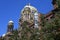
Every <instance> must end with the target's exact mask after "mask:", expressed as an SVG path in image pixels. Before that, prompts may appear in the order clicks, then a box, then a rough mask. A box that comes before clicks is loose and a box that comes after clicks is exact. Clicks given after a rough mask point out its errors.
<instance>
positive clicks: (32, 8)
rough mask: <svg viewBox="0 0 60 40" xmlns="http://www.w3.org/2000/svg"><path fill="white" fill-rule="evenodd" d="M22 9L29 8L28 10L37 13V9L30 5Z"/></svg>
mask: <svg viewBox="0 0 60 40" xmlns="http://www.w3.org/2000/svg"><path fill="white" fill-rule="evenodd" d="M24 8H30V10H36V11H37V9H36V8H35V7H33V6H31V5H26V6H25V7H24Z"/></svg>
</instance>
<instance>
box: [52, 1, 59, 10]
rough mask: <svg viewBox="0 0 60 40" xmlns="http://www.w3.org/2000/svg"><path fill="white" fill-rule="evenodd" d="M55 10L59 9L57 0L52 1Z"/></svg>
mask: <svg viewBox="0 0 60 40" xmlns="http://www.w3.org/2000/svg"><path fill="white" fill-rule="evenodd" d="M52 4H53V7H54V9H56V8H58V4H57V0H53V1H52Z"/></svg>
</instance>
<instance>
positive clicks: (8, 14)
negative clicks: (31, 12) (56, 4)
mask: <svg viewBox="0 0 60 40" xmlns="http://www.w3.org/2000/svg"><path fill="white" fill-rule="evenodd" d="M51 2H52V0H0V36H1V35H3V34H4V33H6V31H7V24H8V22H9V20H13V22H14V28H15V29H16V28H18V20H19V18H20V12H21V10H22V8H23V7H24V6H25V5H26V4H28V3H30V4H31V5H32V6H34V7H35V8H37V9H38V11H39V12H41V13H43V14H46V13H48V12H49V11H51V10H52V9H53V5H52V4H51Z"/></svg>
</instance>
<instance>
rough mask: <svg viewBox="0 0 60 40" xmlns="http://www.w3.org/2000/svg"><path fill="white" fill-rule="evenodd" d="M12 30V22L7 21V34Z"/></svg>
mask: <svg viewBox="0 0 60 40" xmlns="http://www.w3.org/2000/svg"><path fill="white" fill-rule="evenodd" d="M13 28H14V22H13V21H9V22H8V28H7V32H12V31H13Z"/></svg>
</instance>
